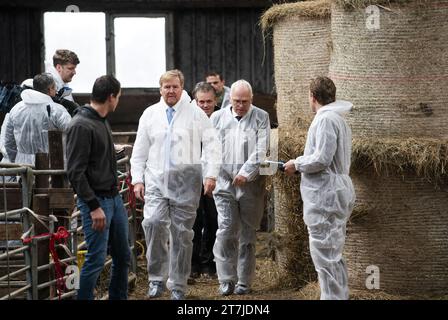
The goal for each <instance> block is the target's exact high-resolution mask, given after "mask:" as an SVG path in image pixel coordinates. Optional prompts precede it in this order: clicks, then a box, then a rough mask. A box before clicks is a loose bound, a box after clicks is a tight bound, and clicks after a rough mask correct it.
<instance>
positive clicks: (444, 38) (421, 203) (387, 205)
mask: <svg viewBox="0 0 448 320" xmlns="http://www.w3.org/2000/svg"><path fill="white" fill-rule="evenodd" d="M383 2H384V1H383ZM370 3H371V1H362V0H346V1H345V0H336V1H335V2H334V4H333V6H332V12H331V15H332V20H331V21H332V22H331V29H332V39H333V49H334V51H333V53H332V57H331V64H330V70H329V75H330V77H331V78H332V79H333V80H334V81H335V83H336V87H337V90H338V91H337V95H338V98H339V99H346V100H349V101H352V102H353V103H354V105H355V110H354V112H353V113H352V114H351V115H350V116H349V118H348V120H349V123H350V125H351V128H352V131H353V140H354V144H353V158H352V164H353V166H352V168H353V169H355V170H353V171H352V174H351V176H352V179H353V181H354V185H355V189H356V193H357V204H356V206H355V209H354V211H353V215H352V218H351V223H350V224H349V227H348V236H347V242H346V248H345V256H346V260H347V265H348V269H349V282H350V286H351V287H352V288H357V289H366V278H367V274H366V268H367V267H368V266H371V265H375V266H377V267H378V268H379V270H380V289H381V290H384V291H386V292H391V293H399V294H411V295H418V294H440V293H444V292H446V288H447V287H448V233H447V230H448V212H447V210H448V197H447V193H446V192H447V190H448V188H447V185H448V184H447V172H446V168H447V167H446V165H447V160H448V156H447V145H448V143H447V142H448V140H447V139H448V127H447V125H448V91H447V89H446V88H448V1H447V0H440V1H438V0H437V1H429V0H428V1H423V0H408V1H390V3H387V7H380V29H378V30H369V29H368V28H366V19H367V17H368V14H367V13H366V7H367V6H368V5H369V4H370Z"/></svg>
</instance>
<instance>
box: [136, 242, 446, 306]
mask: <svg viewBox="0 0 448 320" xmlns="http://www.w3.org/2000/svg"><path fill="white" fill-rule="evenodd" d="M267 236H268V234H266V233H258V235H257V238H258V240H257V241H258V242H257V266H256V277H255V281H254V285H253V288H252V289H253V291H252V293H251V294H248V295H244V296H237V295H231V296H228V297H223V296H221V295H219V294H218V285H219V284H218V280H217V279H211V278H208V277H205V276H202V277H201V278H199V279H196V280H195V283H194V284H191V285H189V288H188V291H187V295H186V298H187V299H188V300H318V299H319V296H320V290H319V285H318V283H317V282H312V283H309V284H308V285H306V286H305V287H303V288H288V287H285V285H279V279H280V277H281V276H282V275H281V274H279V272H278V271H277V267H276V263H275V262H274V261H273V260H272V259H271V258H270V257H269V250H268V248H267V241H266V239H267ZM138 261H139V263H138V272H137V281H136V286H135V288H134V289H133V290H132V291H131V293H130V295H129V299H130V300H146V299H149V298H147V296H146V294H147V291H148V282H147V273H146V258H145V257H144V256H142V255H140V257H139V260H138ZM421 298H422V299H434V297H432V298H430V297H421ZM168 299H170V295H169V292H168V291H166V292H165V293H164V294H163V296H162V297H160V298H158V299H157V300H168ZM350 299H353V300H407V299H413V298H412V297H406V296H394V295H390V294H387V293H384V292H378V291H375V292H374V293H370V292H367V291H357V290H351V292H350ZM436 299H444V300H446V299H448V296H445V297H439V298H436Z"/></svg>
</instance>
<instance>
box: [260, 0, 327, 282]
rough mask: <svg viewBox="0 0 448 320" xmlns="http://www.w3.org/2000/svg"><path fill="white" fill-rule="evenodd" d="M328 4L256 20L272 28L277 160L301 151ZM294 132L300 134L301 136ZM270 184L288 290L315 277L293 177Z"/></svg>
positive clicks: (304, 5) (320, 71)
mask: <svg viewBox="0 0 448 320" xmlns="http://www.w3.org/2000/svg"><path fill="white" fill-rule="evenodd" d="M330 7H331V6H330V2H329V1H328V0H319V1H309V2H298V3H288V4H281V5H274V6H273V7H271V8H270V9H269V10H268V11H266V12H265V13H264V14H263V16H262V18H261V25H262V29H263V31H264V32H265V33H266V32H267V31H268V30H270V29H272V30H273V42H274V65H275V79H276V90H277V115H278V123H279V128H278V138H279V159H281V160H289V159H291V158H295V157H297V156H299V155H300V154H301V153H303V146H304V141H305V136H304V134H303V132H302V133H301V134H298V133H299V130H301V131H303V130H306V129H307V128H308V126H309V124H310V123H311V120H312V113H311V110H310V107H309V102H308V92H309V83H310V80H311V79H312V78H314V77H316V76H319V75H327V74H328V66H329V63H330V47H331V45H330ZM301 131H300V132H301ZM273 183H274V189H275V191H274V211H275V233H274V242H275V246H276V248H277V250H276V258H277V261H278V265H279V268H280V272H281V273H282V274H285V277H284V278H282V280H283V281H284V282H285V284H290V285H293V286H300V285H304V284H306V283H308V282H310V281H313V280H314V279H315V277H316V274H315V271H314V267H313V264H312V262H311V258H310V255H309V246H308V232H307V231H306V226H305V225H304V222H303V215H302V202H301V199H300V190H299V184H300V181H299V177H295V178H290V177H286V176H285V175H284V174H281V173H279V174H277V175H275V177H274V179H273Z"/></svg>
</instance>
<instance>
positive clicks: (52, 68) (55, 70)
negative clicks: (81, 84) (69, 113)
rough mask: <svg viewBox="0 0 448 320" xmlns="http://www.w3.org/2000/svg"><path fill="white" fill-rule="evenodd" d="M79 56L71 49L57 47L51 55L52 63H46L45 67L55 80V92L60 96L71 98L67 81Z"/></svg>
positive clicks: (71, 99)
mask: <svg viewBox="0 0 448 320" xmlns="http://www.w3.org/2000/svg"><path fill="white" fill-rule="evenodd" d="M78 64H79V58H78V56H77V55H76V53H74V52H73V51H70V50H67V49H59V50H56V52H55V53H54V55H53V65H50V64H47V65H46V69H47V71H48V72H50V73H51V75H52V76H53V78H54V80H55V82H56V93H57V95H58V96H60V97H61V98H65V99H67V100H70V101H74V100H73V95H72V89H71V88H70V87H69V86H68V83H69V82H71V81H72V79H73V76H74V75H75V74H76V67H77V66H78Z"/></svg>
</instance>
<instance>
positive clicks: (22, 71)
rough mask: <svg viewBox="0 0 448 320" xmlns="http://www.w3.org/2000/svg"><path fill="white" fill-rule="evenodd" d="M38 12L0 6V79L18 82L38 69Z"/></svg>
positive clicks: (39, 41)
mask: <svg viewBox="0 0 448 320" xmlns="http://www.w3.org/2000/svg"><path fill="white" fill-rule="evenodd" d="M40 23H41V12H40V11H39V10H35V9H34V10H33V9H24V8H20V9H12V8H8V9H7V10H5V9H3V8H0V80H3V81H14V82H18V83H20V82H21V81H23V80H24V79H26V78H29V77H30V76H31V75H34V74H37V73H39V72H40V69H41V43H42V42H41V40H42V34H41V30H40Z"/></svg>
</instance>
